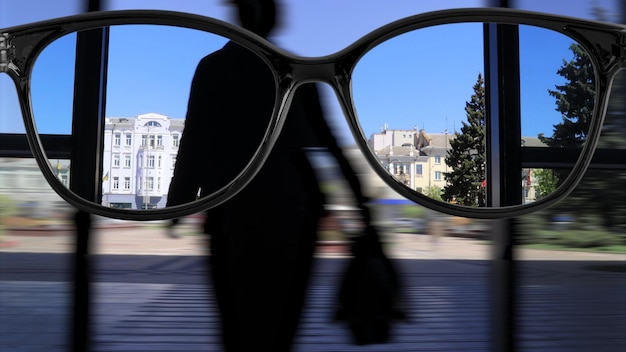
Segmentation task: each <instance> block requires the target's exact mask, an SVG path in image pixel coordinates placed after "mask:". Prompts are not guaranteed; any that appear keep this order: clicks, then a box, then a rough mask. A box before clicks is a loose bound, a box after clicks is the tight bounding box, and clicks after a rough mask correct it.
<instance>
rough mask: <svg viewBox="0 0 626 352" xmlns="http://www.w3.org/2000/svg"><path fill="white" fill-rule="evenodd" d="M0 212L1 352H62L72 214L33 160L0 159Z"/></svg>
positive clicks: (67, 317) (68, 307)
mask: <svg viewBox="0 0 626 352" xmlns="http://www.w3.org/2000/svg"><path fill="white" fill-rule="evenodd" d="M0 213H1V216H0V316H1V317H2V319H0V350H6V351H43V350H45V351H54V352H65V351H67V350H68V349H69V348H70V346H69V342H70V332H69V329H70V326H71V312H72V309H71V304H70V303H71V298H72V283H71V281H69V280H70V279H71V277H72V268H71V263H72V261H71V259H72V251H73V249H74V248H73V247H74V246H73V243H74V228H73V225H72V223H71V221H69V219H70V215H71V214H72V210H71V208H70V207H68V206H67V205H66V203H65V202H64V201H63V200H62V199H61V198H59V197H58V196H57V194H56V193H54V191H52V189H50V188H49V187H48V184H47V183H46V181H45V180H44V179H43V177H42V176H41V172H40V171H39V168H38V167H37V165H36V163H35V161H34V160H32V159H12V158H0ZM34 336H36V338H35V337H34Z"/></svg>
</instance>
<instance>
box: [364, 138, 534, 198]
mask: <svg viewBox="0 0 626 352" xmlns="http://www.w3.org/2000/svg"><path fill="white" fill-rule="evenodd" d="M454 138H455V134H454V133H426V131H424V130H423V129H422V130H419V131H417V130H388V129H383V130H381V131H380V132H378V133H374V134H372V136H371V137H370V140H369V141H368V142H369V146H370V147H371V148H372V149H373V150H374V152H375V153H376V155H377V156H378V159H379V161H380V162H381V164H382V165H383V166H384V167H385V169H387V171H388V172H389V173H390V174H391V175H393V176H394V177H395V178H396V179H397V180H398V181H400V182H402V183H404V184H405V185H406V186H407V187H410V188H411V189H413V190H415V191H417V192H421V193H426V194H427V193H428V192H429V190H431V189H432V190H435V189H434V188H438V189H442V188H443V187H444V186H445V185H446V180H445V173H446V172H448V166H447V164H446V162H445V158H446V156H447V154H448V151H449V150H450V149H451V146H450V142H451V141H452V140H453V139H454ZM522 147H546V145H545V144H543V143H541V141H540V140H539V138H535V137H523V138H522ZM536 184H537V179H536V177H535V175H534V171H533V170H532V169H522V191H523V202H524V203H530V202H533V201H535V200H536V193H535V186H536Z"/></svg>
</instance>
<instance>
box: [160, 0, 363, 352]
mask: <svg viewBox="0 0 626 352" xmlns="http://www.w3.org/2000/svg"><path fill="white" fill-rule="evenodd" d="M232 3H234V4H235V5H236V7H237V9H238V14H239V20H240V22H241V25H242V26H243V27H244V28H246V29H248V30H250V31H252V32H254V33H256V34H258V35H260V36H262V37H268V35H269V34H270V32H271V31H272V29H273V28H274V27H275V25H276V23H277V19H278V17H279V10H280V9H279V6H278V5H277V4H276V3H275V2H274V1H273V0H235V1H233V2H232ZM275 94H276V87H275V82H274V78H273V75H272V72H271V70H270V69H269V68H268V66H267V64H266V63H265V62H264V61H263V60H262V59H260V58H259V57H258V56H256V54H254V53H252V52H251V51H249V50H247V49H245V48H243V47H241V46H239V45H238V44H236V43H233V42H229V43H227V44H226V45H225V46H224V47H223V48H222V49H220V50H218V51H216V52H214V53H211V54H209V55H207V56H206V57H204V58H203V59H202V60H201V62H200V63H199V64H198V67H197V69H196V72H195V74H194V78H193V81H192V87H191V92H190V98H189V103H188V111H187V116H186V121H185V128H184V131H183V136H182V138H181V141H180V146H179V152H178V156H177V160H176V165H175V169H174V175H173V178H172V182H171V185H170V189H169V192H168V205H169V206H171V205H176V204H181V203H185V202H189V201H192V200H194V199H195V198H196V197H197V196H198V195H200V196H202V195H206V194H210V193H211V192H213V191H216V190H217V189H219V188H220V187H222V186H224V185H226V184H227V183H228V182H229V180H232V179H233V178H234V176H236V175H237V174H238V173H239V172H240V171H241V170H243V169H244V167H245V165H246V164H247V162H248V161H249V160H250V159H251V158H252V156H253V153H254V152H255V151H256V149H257V148H258V146H259V145H260V143H261V138H262V136H263V132H264V131H265V130H266V129H267V125H268V119H269V117H270V116H271V114H272V111H273V108H274V103H275ZM234 135H236V138H235V137H233V136H234ZM311 147H324V148H326V150H328V152H329V153H330V154H332V155H333V156H335V159H336V160H337V162H338V165H339V167H340V168H341V170H342V171H343V174H344V176H345V178H346V180H347V181H348V183H349V185H350V186H351V188H352V189H353V190H354V192H355V196H356V198H357V200H358V201H359V202H360V204H365V202H366V199H365V197H364V196H363V195H362V194H361V188H360V183H359V180H358V177H357V175H356V174H355V172H354V171H353V170H352V168H351V166H350V164H349V162H348V161H347V159H346V158H345V157H344V156H343V154H342V151H341V149H340V147H339V145H338V143H337V140H336V139H335V138H334V136H333V134H332V132H331V130H330V127H329V126H328V124H327V122H326V120H325V116H324V113H323V109H322V106H321V103H320V98H319V93H318V91H317V87H316V86H315V85H313V84H305V85H302V86H300V87H299V88H298V89H297V90H296V92H295V94H294V97H293V100H292V104H291V106H290V110H289V112H288V115H287V119H286V121H285V124H284V126H283V130H282V132H281V134H280V136H279V137H278V139H277V141H276V143H275V146H274V148H273V149H272V151H271V153H270V154H269V156H268V158H267V160H266V162H265V164H264V165H263V167H262V168H261V170H260V171H259V172H258V174H257V175H256V176H255V177H254V178H253V180H252V181H251V182H250V183H249V184H248V185H247V186H246V187H245V188H244V189H243V190H241V191H240V192H239V193H238V194H237V195H235V196H234V197H233V198H231V199H229V200H228V201H227V202H225V203H223V204H221V205H219V206H217V207H215V208H212V209H210V210H208V211H207V213H206V220H205V223H204V229H203V230H204V232H205V233H206V234H207V235H209V238H210V241H209V243H210V245H209V247H210V248H209V251H210V255H209V256H208V258H209V268H210V277H211V279H212V284H213V288H214V292H215V298H216V301H217V306H218V307H219V312H220V318H221V333H222V340H223V345H224V348H225V350H226V351H231V352H232V351H268V352H281V351H290V350H291V346H292V344H293V340H294V336H295V334H296V331H297V327H298V323H299V320H300V315H301V311H302V307H303V305H304V301H305V296H306V291H307V285H308V281H309V277H310V274H311V270H312V264H313V257H314V252H315V245H316V240H317V228H318V223H319V222H320V219H321V218H323V217H324V216H326V213H325V210H324V204H325V197H324V194H323V193H322V192H321V191H320V187H319V182H318V180H317V178H316V175H315V172H314V169H313V167H312V165H311V163H310V160H309V158H308V157H307V148H311ZM216 151H221V152H216ZM366 216H367V215H366ZM174 223H176V222H174Z"/></svg>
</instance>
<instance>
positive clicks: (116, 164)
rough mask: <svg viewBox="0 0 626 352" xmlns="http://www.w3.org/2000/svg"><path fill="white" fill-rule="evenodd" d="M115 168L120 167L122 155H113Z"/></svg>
mask: <svg viewBox="0 0 626 352" xmlns="http://www.w3.org/2000/svg"><path fill="white" fill-rule="evenodd" d="M113 167H120V155H119V154H113Z"/></svg>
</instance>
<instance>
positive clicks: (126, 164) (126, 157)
mask: <svg viewBox="0 0 626 352" xmlns="http://www.w3.org/2000/svg"><path fill="white" fill-rule="evenodd" d="M124 167H126V168H130V154H124Z"/></svg>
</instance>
